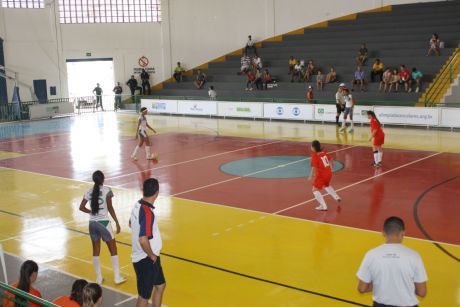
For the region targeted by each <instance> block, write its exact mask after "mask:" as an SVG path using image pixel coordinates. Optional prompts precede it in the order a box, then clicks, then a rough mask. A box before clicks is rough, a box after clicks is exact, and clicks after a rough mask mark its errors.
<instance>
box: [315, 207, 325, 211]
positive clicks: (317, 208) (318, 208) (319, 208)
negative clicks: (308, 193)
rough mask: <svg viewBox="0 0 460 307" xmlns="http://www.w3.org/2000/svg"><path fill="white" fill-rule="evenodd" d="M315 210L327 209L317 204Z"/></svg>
mask: <svg viewBox="0 0 460 307" xmlns="http://www.w3.org/2000/svg"><path fill="white" fill-rule="evenodd" d="M315 210H318V211H327V207H323V206H318V207H316V208H315Z"/></svg>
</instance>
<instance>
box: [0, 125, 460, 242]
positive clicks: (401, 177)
mask: <svg viewBox="0 0 460 307" xmlns="http://www.w3.org/2000/svg"><path fill="white" fill-rule="evenodd" d="M153 140H154V151H158V152H159V154H160V159H159V161H158V162H148V161H146V160H145V159H144V157H143V155H140V158H139V161H137V162H133V161H131V159H130V154H131V152H132V150H133V148H134V146H135V144H136V143H135V140H134V139H133V138H125V139H123V138H121V139H120V138H118V139H116V140H113V141H112V142H110V144H107V145H106V146H104V143H102V144H99V145H97V144H96V145H93V146H89V147H88V148H86V149H85V150H82V149H81V148H80V147H81V144H79V142H78V141H76V140H72V138H71V137H70V136H69V135H68V134H65V133H64V134H58V135H54V136H53V135H48V136H46V135H39V136H35V137H33V138H24V139H20V140H14V139H9V140H3V141H2V142H0V150H2V151H13V152H21V153H25V154H26V155H25V156H22V157H17V158H11V159H5V160H2V161H0V166H4V167H9V168H15V169H20V170H26V171H32V172H37V173H41V174H49V175H54V176H59V177H66V178H71V179H77V180H84V181H88V182H91V174H92V172H93V171H94V170H95V169H101V170H103V171H104V173H105V175H106V184H108V185H111V186H114V187H124V188H139V187H140V185H141V183H142V181H143V180H144V179H145V178H148V177H155V178H158V179H159V181H160V183H161V190H160V192H161V194H162V195H163V196H177V197H180V198H184V199H190V200H196V201H202V202H207V203H210V204H218V205H225V206H231V207H237V208H243V209H249V210H255V211H260V212H265V213H270V214H279V215H284V216H289V217H294V218H300V219H307V220H313V221H320V222H326V223H332V224H337V225H343V226H350V227H355V228H361V229H369V230H376V231H380V230H381V225H382V223H383V220H384V219H385V218H387V217H388V216H391V215H398V216H401V217H402V218H404V220H405V221H406V223H407V234H408V235H410V236H413V237H418V238H423V239H426V238H427V237H430V238H431V239H432V240H435V241H439V242H446V243H453V244H460V237H459V236H458V221H459V220H460V210H459V203H460V202H459V201H458V199H459V198H460V178H458V176H459V175H460V154H453V153H437V152H426V151H413V150H399V149H385V152H384V158H383V159H384V166H383V167H382V168H381V169H378V170H376V169H374V168H373V167H372V166H371V163H372V153H371V149H370V148H369V147H361V146H351V145H337V144H324V147H325V149H326V150H327V151H328V152H329V153H331V155H332V157H333V158H334V159H335V160H338V161H340V162H341V163H343V164H344V168H343V169H342V170H340V171H338V172H336V173H334V177H333V181H332V185H333V186H334V187H335V189H336V190H337V191H338V193H339V195H340V196H341V197H342V200H343V201H342V203H341V206H340V207H338V206H337V204H335V203H334V202H333V200H332V199H331V198H330V197H326V201H327V203H328V205H329V211H327V212H318V211H316V210H314V207H315V206H316V203H315V201H314V199H313V195H312V192H311V183H310V182H308V181H307V180H306V178H292V179H258V178H250V177H238V176H233V175H229V174H226V173H223V172H221V170H220V166H221V165H222V164H224V163H227V162H231V161H235V160H240V159H246V158H250V157H263V156H290V155H292V156H302V155H303V156H309V155H310V144H309V143H304V142H290V141H282V140H269V139H253V138H241V137H225V136H211V135H200V134H186V133H166V134H161V135H157V136H154V137H153ZM301 163H309V161H304V162H301ZM307 175H308V174H305V176H307Z"/></svg>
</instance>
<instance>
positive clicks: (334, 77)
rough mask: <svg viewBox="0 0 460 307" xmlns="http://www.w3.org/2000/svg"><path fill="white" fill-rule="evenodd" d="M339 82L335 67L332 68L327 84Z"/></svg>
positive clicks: (327, 76) (327, 77)
mask: <svg viewBox="0 0 460 307" xmlns="http://www.w3.org/2000/svg"><path fill="white" fill-rule="evenodd" d="M333 82H337V72H336V71H335V68H334V67H331V69H330V70H329V72H328V73H327V75H326V83H333Z"/></svg>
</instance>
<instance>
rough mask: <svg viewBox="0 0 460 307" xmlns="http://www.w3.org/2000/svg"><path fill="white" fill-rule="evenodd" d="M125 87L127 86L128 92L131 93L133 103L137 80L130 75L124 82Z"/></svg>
mask: <svg viewBox="0 0 460 307" xmlns="http://www.w3.org/2000/svg"><path fill="white" fill-rule="evenodd" d="M126 85H128V86H129V90H130V91H131V99H132V101H133V102H134V93H135V92H136V89H137V80H136V78H134V75H131V79H129V80H128V82H126Z"/></svg>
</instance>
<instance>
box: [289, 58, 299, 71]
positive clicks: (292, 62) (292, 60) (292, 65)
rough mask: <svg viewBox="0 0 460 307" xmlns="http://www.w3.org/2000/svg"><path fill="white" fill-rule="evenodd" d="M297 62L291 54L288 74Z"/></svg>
mask: <svg viewBox="0 0 460 307" xmlns="http://www.w3.org/2000/svg"><path fill="white" fill-rule="evenodd" d="M296 64H297V60H296V59H295V58H294V56H292V55H291V57H290V58H289V64H288V65H289V72H288V75H291V74H292V71H293V70H294V66H295V65H296Z"/></svg>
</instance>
